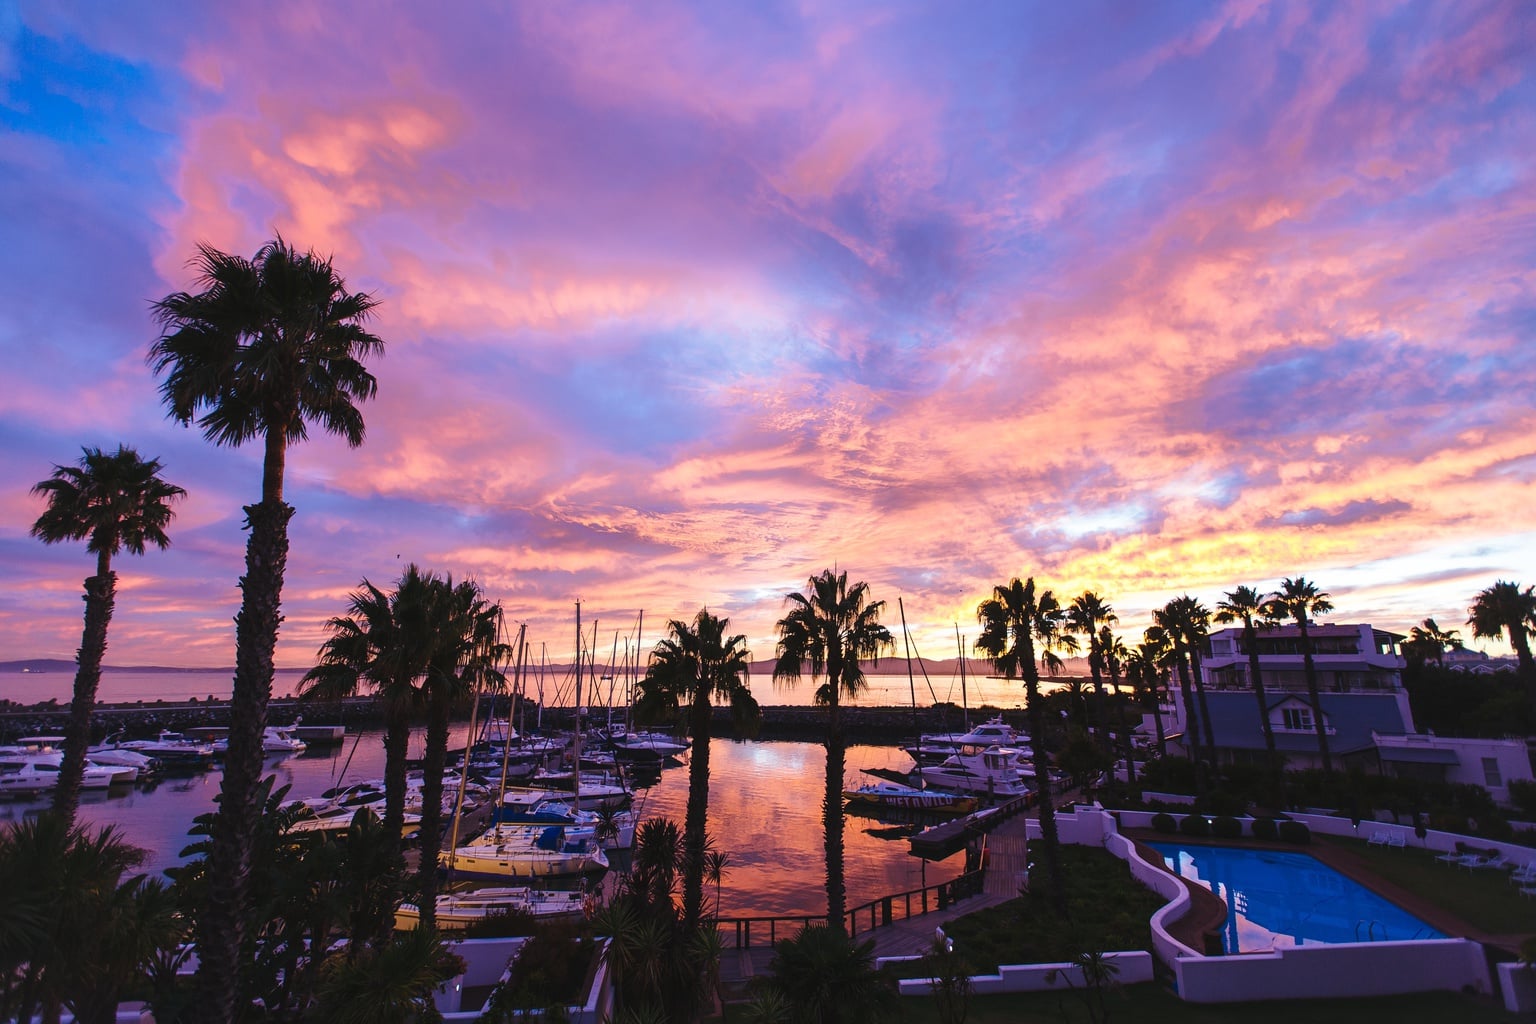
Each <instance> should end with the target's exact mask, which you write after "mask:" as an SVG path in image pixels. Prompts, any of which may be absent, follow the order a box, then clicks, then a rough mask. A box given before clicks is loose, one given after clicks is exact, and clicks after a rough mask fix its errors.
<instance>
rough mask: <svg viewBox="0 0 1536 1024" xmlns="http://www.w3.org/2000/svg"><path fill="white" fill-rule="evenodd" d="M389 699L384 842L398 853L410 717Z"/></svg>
mask: <svg viewBox="0 0 1536 1024" xmlns="http://www.w3.org/2000/svg"><path fill="white" fill-rule="evenodd" d="M385 699H386V700H389V704H388V705H387V710H386V711H385V715H386V722H385V726H384V841H385V842H386V843H388V844H389V845H390V848H391V851H392V852H394V853H396V854H398V853H399V850H400V834H401V833H402V832H404V831H405V755H406V751H407V749H408V747H409V745H410V742H411V716H410V711H409V710H407V709H406V707H405V706H404V703H403V701H399V700H391V699H390V698H385Z"/></svg>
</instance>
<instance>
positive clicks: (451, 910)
mask: <svg viewBox="0 0 1536 1024" xmlns="http://www.w3.org/2000/svg"><path fill="white" fill-rule="evenodd" d="M436 908H437V926H438V927H439V928H442V929H449V930H457V929H461V928H465V927H467V926H469V925H471V924H474V923H475V922H477V921H483V920H485V919H486V918H488V917H494V916H496V915H498V914H513V913H516V914H530V915H532V916H533V917H535V918H538V919H540V920H552V919H556V918H565V917H577V916H580V915H582V914H585V913H587V912H588V910H589V909H590V908H591V903H590V901H589V897H588V896H587V895H586V893H584V892H582V891H580V890H568V889H532V888H529V887H528V886H496V887H491V888H486V889H471V890H468V891H466V892H448V893H443V894H442V895H440V896H438V897H437V901H436ZM420 923H421V908H420V907H419V906H417V905H416V904H415V903H402V904H400V908H399V909H398V910H396V911H395V928H396V929H397V930H400V931H409V930H410V929H412V928H415V927H416V926H417V925H418V924H420Z"/></svg>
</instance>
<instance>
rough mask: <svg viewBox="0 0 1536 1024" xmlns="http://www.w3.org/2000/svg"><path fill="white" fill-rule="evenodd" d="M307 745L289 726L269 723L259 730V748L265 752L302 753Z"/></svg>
mask: <svg viewBox="0 0 1536 1024" xmlns="http://www.w3.org/2000/svg"><path fill="white" fill-rule="evenodd" d="M307 747H308V745H307V744H306V743H305V742H304V741H303V740H301V739H299V738H298V737H297V736H295V735H294V734H293V730H292V729H291V728H285V727H283V726H280V725H269V726H267V727H266V728H265V729H263V730H262V731H261V749H262V751H263V752H264V753H267V754H302V753H304V751H305V750H306V749H307Z"/></svg>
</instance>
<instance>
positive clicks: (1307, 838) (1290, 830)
mask: <svg viewBox="0 0 1536 1024" xmlns="http://www.w3.org/2000/svg"><path fill="white" fill-rule="evenodd" d="M1279 832H1280V841H1281V842H1283V843H1296V844H1298V845H1303V846H1304V845H1306V844H1307V843H1310V842H1311V841H1312V830H1311V829H1309V828H1307V826H1305V825H1303V824H1302V823H1301V822H1299V821H1282V822H1281V823H1280V825H1279Z"/></svg>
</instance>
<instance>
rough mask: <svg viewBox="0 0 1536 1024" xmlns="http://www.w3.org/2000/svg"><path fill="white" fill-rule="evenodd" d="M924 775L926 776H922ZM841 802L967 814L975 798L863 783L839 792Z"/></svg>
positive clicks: (940, 791)
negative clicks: (842, 800) (841, 795)
mask: <svg viewBox="0 0 1536 1024" xmlns="http://www.w3.org/2000/svg"><path fill="white" fill-rule="evenodd" d="M925 774H926V773H925ZM843 799H845V800H847V801H848V802H849V803H851V804H862V805H866V806H872V807H896V808H901V809H902V810H909V811H944V812H954V813H955V814H969V813H970V812H971V811H974V810H975V809H976V797H974V796H968V795H965V794H963V793H950V792H946V791H944V790H940V789H918V788H916V787H914V786H903V785H902V784H901V783H899V782H866V783H864V784H863V785H861V786H858V787H856V788H854V789H845V790H843Z"/></svg>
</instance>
